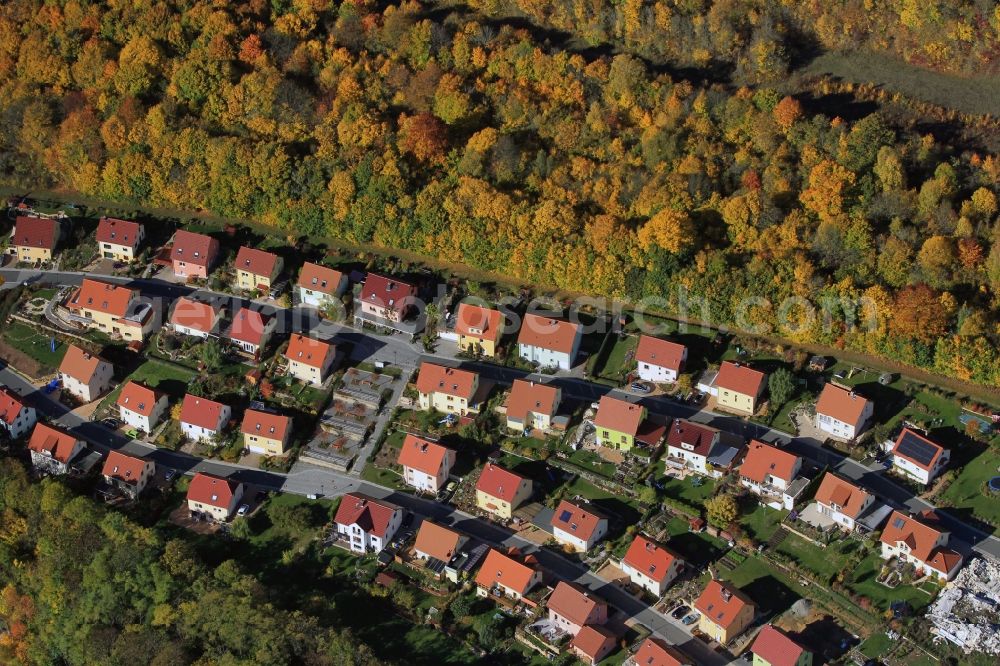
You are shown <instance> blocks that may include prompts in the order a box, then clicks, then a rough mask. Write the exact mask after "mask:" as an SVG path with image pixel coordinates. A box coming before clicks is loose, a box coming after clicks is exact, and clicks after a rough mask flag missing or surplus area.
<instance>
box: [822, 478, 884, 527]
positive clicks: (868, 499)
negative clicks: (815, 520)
mask: <svg viewBox="0 0 1000 666" xmlns="http://www.w3.org/2000/svg"><path fill="white" fill-rule="evenodd" d="M815 499H816V507H817V509H818V510H819V512H820V514H821V515H824V516H827V517H828V518H830V519H831V520H832V521H833V522H835V523H836V524H837V527H839V528H841V529H843V530H847V531H848V532H853V531H854V529H855V527H856V526H857V521H858V520H859V519H860V518H861V517H862V516H864V515H865V513H867V512H868V510H869V509H871V508H872V506H873V505H874V504H875V496H874V495H872V494H871V493H868V492H865V491H864V490H862V489H861V488H859V487H858V486H857V485H855V484H853V483H851V482H850V481H846V480H844V479H842V478H840V477H839V476H837V475H836V474H834V473H833V472H827V473H826V474H825V475H823V480H822V481H821V482H820V484H819V488H818V489H817V490H816V498H815Z"/></svg>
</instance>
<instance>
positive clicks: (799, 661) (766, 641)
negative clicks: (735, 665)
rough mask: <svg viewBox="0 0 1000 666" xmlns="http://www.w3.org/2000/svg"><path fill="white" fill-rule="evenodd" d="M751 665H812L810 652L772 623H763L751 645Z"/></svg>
mask: <svg viewBox="0 0 1000 666" xmlns="http://www.w3.org/2000/svg"><path fill="white" fill-rule="evenodd" d="M750 652H751V653H753V666H812V663H813V659H812V652H810V651H809V650H807V649H805V648H804V647H802V646H801V645H799V644H798V643H796V642H795V641H793V640H792V639H791V638H789V637H788V634H786V633H785V632H783V631H782V630H781V629H778V628H777V627H775V626H774V625H772V624H767V625H764V628H762V629H761V630H760V633H758V634H757V638H755V639H754V642H753V646H751V648H750Z"/></svg>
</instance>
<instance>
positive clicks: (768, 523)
mask: <svg viewBox="0 0 1000 666" xmlns="http://www.w3.org/2000/svg"><path fill="white" fill-rule="evenodd" d="M786 515H788V512H787V511H784V510H782V511H778V510H776V509H769V508H768V507H766V506H764V505H762V504H758V505H757V506H756V507H755V508H754V509H753V510H752V511H749V512H748V513H745V514H744V515H742V516H740V521H739V522H740V525H741V526H742V527H743V529H745V530H746V531H747V532H748V533H749V534H750V536H752V537H753V538H754V539H757V540H758V541H767V540H768V539H770V538H771V535H772V534H774V531H775V530H777V529H778V525H779V524H780V523H781V521H782V519H784V517H785V516H786Z"/></svg>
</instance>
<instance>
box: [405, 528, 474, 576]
mask: <svg viewBox="0 0 1000 666" xmlns="http://www.w3.org/2000/svg"><path fill="white" fill-rule="evenodd" d="M468 540H469V537H467V536H465V535H463V534H461V533H459V532H456V531H455V530H450V529H448V528H447V527H442V526H441V525H438V524H437V523H435V522H433V521H431V520H430V519H424V520H423V521H422V522H421V523H420V529H419V530H417V538H416V540H415V541H414V543H413V551H414V552H415V553H416V555H417V559H418V560H423V561H424V562H427V563H428V564H429V565H430V566H432V567H433V568H434V569H437V572H436V573H438V574H440V573H441V572H442V571H443V570H444V567H443V566H441V565H448V564H450V563H451V561H452V560H453V559H455V557H457V556H458V554H459V551H461V549H462V546H464V545H465V543H466V542H467V541H468ZM437 562H440V563H441V564H440V565H439V564H437Z"/></svg>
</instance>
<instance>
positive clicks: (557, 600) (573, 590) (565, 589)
mask: <svg viewBox="0 0 1000 666" xmlns="http://www.w3.org/2000/svg"><path fill="white" fill-rule="evenodd" d="M545 605H546V606H548V608H549V610H550V611H553V612H555V613H557V614H558V615H561V616H562V617H564V618H566V619H567V620H569V621H570V622H572V623H573V624H580V625H582V624H586V623H587V620H589V619H590V614H591V613H593V612H594V609H595V608H599V607H601V606H604V607H605V609H607V605H608V604H607V602H606V601H604V600H603V599H600V598H598V597H595V596H594V595H593V594H591V593H590V592H588V591H587V590H584V589H582V588H580V587H577V586H576V585H573V584H572V583H567V582H566V581H564V580H561V581H559V584H558V585H556V588H555V589H554V590H553V591H552V594H551V596H549V600H548V601H547V602H546V604H545Z"/></svg>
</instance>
